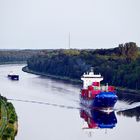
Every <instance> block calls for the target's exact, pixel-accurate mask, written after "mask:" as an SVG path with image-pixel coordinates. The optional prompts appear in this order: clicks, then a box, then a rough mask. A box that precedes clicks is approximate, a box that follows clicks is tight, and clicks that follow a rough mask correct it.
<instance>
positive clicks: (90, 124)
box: [80, 109, 117, 129]
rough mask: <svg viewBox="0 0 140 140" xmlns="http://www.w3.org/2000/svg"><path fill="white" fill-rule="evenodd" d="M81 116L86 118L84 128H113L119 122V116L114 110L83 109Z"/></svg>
mask: <svg viewBox="0 0 140 140" xmlns="http://www.w3.org/2000/svg"><path fill="white" fill-rule="evenodd" d="M80 117H81V118H82V119H83V120H84V126H83V129H98V128H101V129H106V128H108V129H112V128H114V127H115V126H116V124H117V118H116V115H115V113H114V111H112V112H110V113H106V112H102V111H100V110H95V109H93V110H87V109H86V110H85V109H81V110H80Z"/></svg>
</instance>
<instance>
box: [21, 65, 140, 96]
mask: <svg viewBox="0 0 140 140" xmlns="http://www.w3.org/2000/svg"><path fill="white" fill-rule="evenodd" d="M22 70H23V71H24V72H27V73H31V74H36V75H40V76H45V77H49V78H53V79H58V80H63V81H68V82H71V83H75V84H82V82H81V81H80V80H75V79H70V78H68V77H62V76H54V75H49V74H45V73H41V72H36V71H33V70H29V69H28V66H25V67H23V68H22ZM116 90H117V91H118V92H124V93H127V94H134V95H136V94H137V95H140V91H139V90H133V89H126V88H122V87H116Z"/></svg>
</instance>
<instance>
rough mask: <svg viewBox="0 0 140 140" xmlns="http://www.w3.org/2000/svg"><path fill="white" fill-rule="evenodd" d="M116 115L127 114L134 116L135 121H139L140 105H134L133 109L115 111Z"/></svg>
mask: <svg viewBox="0 0 140 140" xmlns="http://www.w3.org/2000/svg"><path fill="white" fill-rule="evenodd" d="M117 114H118V115H123V116H127V117H136V121H137V122H139V121H140V107H136V108H133V109H128V110H125V111H119V112H117Z"/></svg>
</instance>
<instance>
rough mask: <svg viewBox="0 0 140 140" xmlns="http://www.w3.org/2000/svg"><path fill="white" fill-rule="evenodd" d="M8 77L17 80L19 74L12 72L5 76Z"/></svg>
mask: <svg viewBox="0 0 140 140" xmlns="http://www.w3.org/2000/svg"><path fill="white" fill-rule="evenodd" d="M7 77H8V78H9V79H11V80H19V75H18V74H14V73H10V74H8V76H7Z"/></svg>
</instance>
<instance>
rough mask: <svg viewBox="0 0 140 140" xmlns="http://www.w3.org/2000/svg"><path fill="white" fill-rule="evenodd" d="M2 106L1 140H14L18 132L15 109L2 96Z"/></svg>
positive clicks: (0, 102)
mask: <svg viewBox="0 0 140 140" xmlns="http://www.w3.org/2000/svg"><path fill="white" fill-rule="evenodd" d="M0 106H1V112H0V116H1V120H0V140H14V139H15V136H16V134H17V131H18V121H17V114H16V112H15V108H14V106H13V105H12V103H10V102H8V101H7V99H6V98H5V97H2V96H0Z"/></svg>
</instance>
